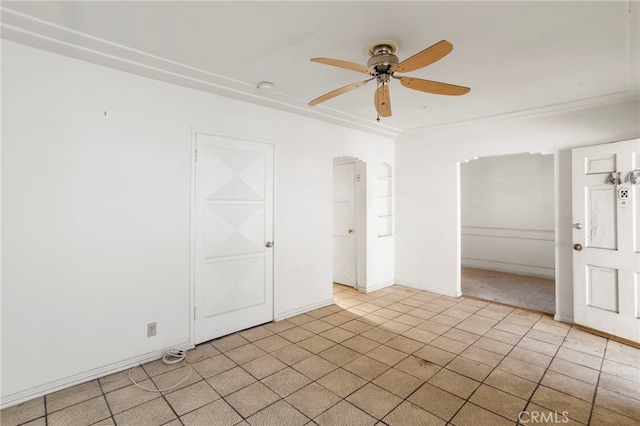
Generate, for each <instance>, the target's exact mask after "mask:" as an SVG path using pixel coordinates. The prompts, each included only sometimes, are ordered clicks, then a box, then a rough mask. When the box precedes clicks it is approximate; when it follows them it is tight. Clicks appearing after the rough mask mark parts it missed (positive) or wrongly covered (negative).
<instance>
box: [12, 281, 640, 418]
mask: <svg viewBox="0 0 640 426" xmlns="http://www.w3.org/2000/svg"><path fill="white" fill-rule="evenodd" d="M334 290H335V291H334V294H335V301H336V304H335V305H332V306H328V307H325V308H321V309H316V310H314V311H311V312H308V313H306V314H302V315H298V316H296V317H293V318H289V319H287V320H283V321H279V322H275V323H269V324H265V325H262V326H259V327H255V328H252V329H249V330H245V331H242V332H238V333H235V334H232V335H229V336H227V337H223V338H220V339H217V340H213V341H211V342H207V343H204V344H201V345H198V346H197V348H196V349H194V350H192V351H190V352H188V357H187V359H188V361H189V363H190V365H191V366H193V370H194V371H193V373H192V375H191V377H190V378H189V379H188V380H187V381H186V382H185V383H183V384H181V385H180V386H178V387H176V388H174V389H172V390H170V391H167V392H162V393H150V392H146V391H144V390H142V389H140V388H138V387H135V386H133V385H132V384H131V382H130V381H129V379H128V377H127V372H126V371H125V372H121V373H117V374H113V375H110V376H106V377H102V378H100V379H98V380H93V381H91V382H88V383H84V384H81V385H78V386H75V387H72V388H69V389H66V390H62V391H59V392H56V393H53V394H50V395H47V396H45V397H41V398H37V399H35V400H32V401H29V402H26V403H24V404H22V405H20V406H16V407H11V408H8V409H5V410H3V411H2V412H1V414H0V415H1V420H2V426H10V425H19V424H27V425H31V426H35V425H48V426H56V425H73V426H80V425H92V424H94V425H113V424H117V425H136V426H144V425H164V424H166V425H203V426H206V425H235V424H242V425H247V424H248V425H275V426H287V425H307V424H318V425H385V424H386V425H445V424H451V425H492V426H493V425H503V424H504V425H515V424H522V425H531V424H553V423H559V424H566V425H573V424H592V425H617V426H619V425H638V424H640V350H639V349H635V348H632V347H629V346H625V345H623V344H620V343H616V342H614V341H611V340H607V339H604V338H602V337H598V336H595V335H592V334H588V333H586V332H583V331H580V330H578V329H575V328H572V327H571V326H569V325H566V324H562V323H559V322H555V321H553V319H552V318H551V317H549V316H546V315H541V314H538V313H532V312H528V311H524V310H519V309H514V308H512V307H508V306H504V305H499V304H495V303H487V302H482V301H479V300H476V299H467V298H464V297H460V298H452V297H446V296H441V295H438V294H434V293H429V292H425V291H418V290H414V289H409V288H406V287H401V286H392V287H388V288H385V289H382V290H379V291H376V292H373V293H370V294H362V293H358V292H357V291H355V290H353V289H351V288H348V287H344V286H339V285H335V286H334ZM187 369H188V367H181V366H180V365H173V366H169V365H165V364H163V363H162V362H161V361H155V362H151V363H148V364H145V365H143V366H142V368H139V369H137V370H136V371H135V378H136V380H138V381H140V382H142V383H143V384H145V385H146V386H147V387H154V386H158V387H166V386H168V385H170V384H172V383H176V382H178V381H179V380H180V379H181V378H182V377H184V376H185V374H186V371H187ZM520 413H522V414H520ZM519 416H520V422H518V417H519Z"/></svg>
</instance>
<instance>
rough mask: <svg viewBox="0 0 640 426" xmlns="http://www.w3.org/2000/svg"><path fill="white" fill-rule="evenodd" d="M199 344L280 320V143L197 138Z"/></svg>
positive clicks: (196, 328)
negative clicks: (276, 239)
mask: <svg viewBox="0 0 640 426" xmlns="http://www.w3.org/2000/svg"><path fill="white" fill-rule="evenodd" d="M194 214H195V226H194V228H195V250H194V255H195V308H196V310H195V314H194V318H195V342H196V344H197V343H201V342H204V341H207V340H211V339H214V338H216V337H220V336H224V335H226V334H229V333H233V332H235V331H238V330H243V329H246V328H249V327H252V326H255V325H258V324H263V323H265V322H269V321H271V320H273V249H272V248H271V247H272V244H271V241H272V234H273V146H272V145H268V144H263V143H257V142H250V141H244V140H236V139H232V138H224V137H219V136H212V135H207V134H202V133H198V134H197V135H196V184H195V212H194Z"/></svg>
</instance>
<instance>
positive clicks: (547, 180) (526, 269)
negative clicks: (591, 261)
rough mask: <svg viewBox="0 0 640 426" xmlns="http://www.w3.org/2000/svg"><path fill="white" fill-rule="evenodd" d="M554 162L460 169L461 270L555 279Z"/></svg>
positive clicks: (478, 163) (485, 163) (539, 159)
mask: <svg viewBox="0 0 640 426" xmlns="http://www.w3.org/2000/svg"><path fill="white" fill-rule="evenodd" d="M553 198H554V193H553V156H552V155H540V154H513V155H503V156H495V157H483V158H479V159H476V160H471V161H469V162H466V163H461V164H460V208H461V250H462V255H461V256H462V257H461V260H462V266H463V267H464V266H469V267H474V268H481V269H489V270H495V271H503V272H512V273H516V274H524V275H534V276H543V277H548V278H554V277H555V266H554V258H555V235H554V221H555V220H554V211H553Z"/></svg>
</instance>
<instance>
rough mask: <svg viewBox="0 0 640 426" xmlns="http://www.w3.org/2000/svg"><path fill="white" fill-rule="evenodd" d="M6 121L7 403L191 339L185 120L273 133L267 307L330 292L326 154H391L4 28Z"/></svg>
mask: <svg viewBox="0 0 640 426" xmlns="http://www.w3.org/2000/svg"><path fill="white" fill-rule="evenodd" d="M256 96H258V92H257V91H256ZM2 123H3V126H2V231H3V232H2V405H3V406H8V405H13V404H15V403H17V402H19V401H21V400H26V399H30V398H32V397H34V396H37V395H41V394H44V393H48V392H51V391H52V390H55V389H59V388H63V387H66V386H69V385H71V384H74V383H78V382H82V381H85V380H88V379H91V378H94V377H98V376H100V375H103V374H106V373H109V372H113V371H115V370H120V369H124V368H126V367H130V366H132V365H135V363H137V362H139V361H142V360H147V359H151V358H154V357H158V355H160V354H161V353H162V351H164V350H165V349H168V348H172V347H178V346H188V345H189V344H190V343H191V340H190V339H191V326H192V323H191V317H192V316H191V305H190V297H191V283H190V243H191V239H190V238H191V236H190V232H191V231H190V214H191V213H190V208H191V205H190V203H191V198H190V194H191V192H190V191H191V180H190V176H191V170H190V165H191V156H192V154H193V152H192V140H191V137H192V129H194V128H197V129H202V130H205V131H208V132H212V133H217V134H223V135H230V136H235V137H241V138H246V139H249V140H259V141H263V142H268V143H273V144H274V145H275V207H274V209H275V212H274V218H275V219H274V241H275V245H274V292H275V297H274V299H275V300H274V306H275V312H274V314H275V317H276V318H284V317H287V316H290V315H294V314H296V313H299V312H303V311H305V310H308V309H311V308H315V307H318V306H322V305H325V304H328V303H332V300H333V296H332V285H331V281H332V278H331V277H332V214H331V209H332V205H331V200H332V169H333V168H332V162H333V158H334V157H338V156H345V155H348V156H353V157H356V158H359V159H361V160H363V161H365V162H366V163H367V164H368V165H371V167H373V169H374V170H375V169H377V167H378V164H382V163H389V164H391V165H394V142H393V141H392V140H390V139H387V138H383V137H378V136H372V135H369V134H366V133H361V132H358V131H353V130H349V129H345V128H342V127H339V126H335V125H332V124H327V123H323V122H320V121H317V120H313V119H308V118H303V117H300V116H296V115H293V114H289V113H284V112H279V111H274V110H270V109H267V108H264V107H260V106H255V105H251V104H248V103H243V102H240V101H233V100H229V99H226V98H223V97H218V96H214V95H211V94H206V93H204V92H199V91H196V90H191V89H186V88H182V87H178V86H172V85H170V84H167V83H162V82H158V81H155V80H150V79H145V78H142V77H139V76H134V75H131V74H127V73H124V72H121V71H117V70H113V69H109V68H105V67H101V66H97V65H92V64H89V63H86V62H82V61H79V60H75V59H71V58H68V57H64V56H60V55H56V54H52V53H47V52H44V51H40V50H36V49H33V48H30V47H26V46H23V45H19V44H16V43H13V42H8V41H3V42H2ZM375 183H376V181H375V175H372V176H370V177H369V176H367V184H368V185H369V186H371V188H375ZM367 195H368V196H369V201H368V204H367V220H368V222H369V223H375V219H376V215H377V211H378V206H377V205H376V202H375V198H374V197H373V189H369V187H368V189H367ZM371 228H372V229H369V230H368V239H367V252H368V254H369V262H368V263H369V265H370V266H369V267H368V269H367V276H366V279H367V285H368V286H372V287H375V286H378V285H381V284H383V283H390V282H393V273H394V264H393V258H394V255H393V246H392V245H391V246H389V245H385V244H384V243H383V242H382V241H380V240H379V239H378V238H377V235H376V232H377V230H376V229H375V227H371ZM149 322H157V336H156V337H153V338H147V337H146V325H147V323H149Z"/></svg>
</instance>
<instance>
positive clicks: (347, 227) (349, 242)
mask: <svg viewBox="0 0 640 426" xmlns="http://www.w3.org/2000/svg"><path fill="white" fill-rule="evenodd" d="M355 176H356V170H355V163H346V164H336V165H334V166H333V282H335V283H338V284H344V285H349V286H352V287H353V286H355V285H356V265H357V263H356V250H357V244H356V237H355V231H356V226H355V225H356V200H355V179H356V177H355Z"/></svg>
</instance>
